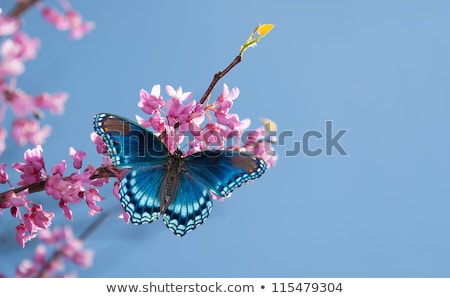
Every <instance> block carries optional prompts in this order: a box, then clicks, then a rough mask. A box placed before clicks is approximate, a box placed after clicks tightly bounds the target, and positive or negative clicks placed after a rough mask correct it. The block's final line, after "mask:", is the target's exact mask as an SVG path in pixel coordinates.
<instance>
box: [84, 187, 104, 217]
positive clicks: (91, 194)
mask: <svg viewBox="0 0 450 298" xmlns="http://www.w3.org/2000/svg"><path fill="white" fill-rule="evenodd" d="M85 196H86V203H87V205H88V206H89V208H90V209H91V210H89V212H88V214H89V216H92V215H94V214H97V213H99V212H101V211H102V210H103V208H102V207H100V206H97V202H99V201H102V200H104V198H103V197H102V196H101V195H100V194H99V193H98V189H96V188H91V189H89V190H88V191H87V192H86V195H85Z"/></svg>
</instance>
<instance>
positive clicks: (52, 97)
mask: <svg viewBox="0 0 450 298" xmlns="http://www.w3.org/2000/svg"><path fill="white" fill-rule="evenodd" d="M60 3H61V6H62V7H63V10H64V13H60V12H58V11H57V10H55V9H54V8H50V7H47V6H45V5H44V4H43V3H41V2H37V5H38V7H39V8H40V9H41V12H42V15H43V17H44V19H46V20H47V21H49V22H50V23H51V24H53V25H55V26H56V28H57V29H60V30H70V36H71V37H72V38H74V39H80V38H82V37H83V36H84V35H85V34H86V33H88V32H89V31H91V30H92V29H93V27H94V24H93V23H92V22H84V21H83V19H82V17H81V15H80V14H79V13H78V12H77V11H75V10H74V9H72V8H71V6H70V5H69V3H68V2H67V1H66V0H61V1H60ZM39 47H40V41H39V40H38V39H37V38H31V37H29V36H28V35H27V34H26V33H25V32H24V31H22V30H21V21H20V19H19V18H16V17H10V16H7V15H4V14H1V11H0V155H1V154H2V153H3V151H4V150H5V140H6V137H7V135H8V131H7V130H6V129H5V125H4V123H3V122H4V118H5V114H6V112H7V110H8V108H9V109H11V111H12V112H13V114H14V116H15V119H14V120H13V123H12V128H11V130H12V137H13V139H14V140H15V141H16V142H17V143H18V144H19V145H21V146H23V145H26V144H27V143H29V144H31V145H33V146H36V145H38V144H42V143H44V141H45V139H46V138H47V137H48V136H49V135H50V133H51V127H50V126H48V125H45V126H43V127H41V123H40V121H39V120H40V119H41V118H42V114H43V112H44V111H49V112H51V113H53V114H62V113H63V111H64V104H65V102H66V100H67V98H68V94H67V93H65V92H57V93H48V92H42V93H40V94H37V95H30V94H27V93H26V92H25V91H23V90H21V89H20V88H18V87H17V86H16V85H17V80H18V77H19V76H20V75H22V74H23V73H24V72H25V62H26V61H28V60H31V59H34V58H35V57H36V55H37V51H38V49H39Z"/></svg>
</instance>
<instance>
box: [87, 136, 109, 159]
mask: <svg viewBox="0 0 450 298" xmlns="http://www.w3.org/2000/svg"><path fill="white" fill-rule="evenodd" d="M91 141H92V142H93V143H94V144H95V149H96V150H97V153H100V154H105V153H106V152H107V151H106V145H105V143H103V141H102V138H101V137H100V136H99V135H98V134H96V133H95V132H92V133H91Z"/></svg>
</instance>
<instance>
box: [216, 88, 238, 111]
mask: <svg viewBox="0 0 450 298" xmlns="http://www.w3.org/2000/svg"><path fill="white" fill-rule="evenodd" d="M238 96H239V89H238V88H232V89H231V91H230V89H229V88H228V86H227V84H223V88H222V93H221V94H220V95H219V98H218V99H217V110H218V111H219V113H220V114H227V113H228V111H229V110H230V109H231V107H232V106H233V100H235V99H236V98H237V97H238Z"/></svg>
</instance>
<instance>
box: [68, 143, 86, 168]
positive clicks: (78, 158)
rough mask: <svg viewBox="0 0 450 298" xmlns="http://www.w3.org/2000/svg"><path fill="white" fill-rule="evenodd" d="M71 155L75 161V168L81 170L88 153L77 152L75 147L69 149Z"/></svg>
mask: <svg viewBox="0 0 450 298" xmlns="http://www.w3.org/2000/svg"><path fill="white" fill-rule="evenodd" d="M69 155H70V157H72V159H73V167H74V168H75V169H78V170H79V169H81V167H82V166H83V159H84V158H85V157H86V152H84V151H81V150H80V151H76V150H75V149H73V147H70V149H69Z"/></svg>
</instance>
